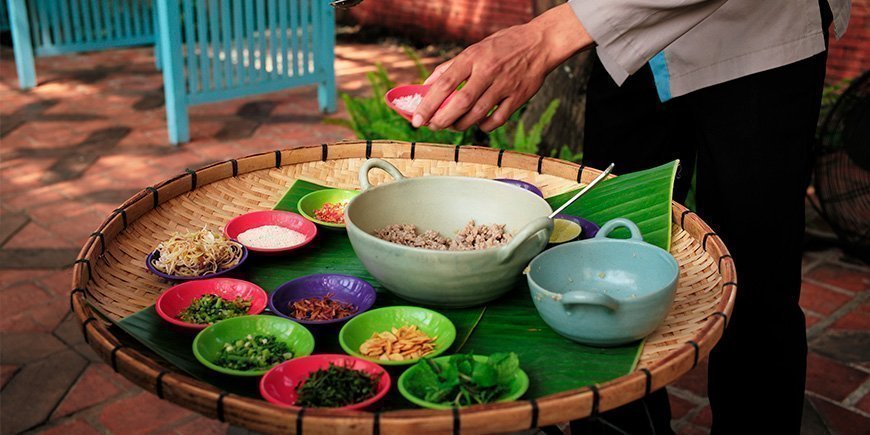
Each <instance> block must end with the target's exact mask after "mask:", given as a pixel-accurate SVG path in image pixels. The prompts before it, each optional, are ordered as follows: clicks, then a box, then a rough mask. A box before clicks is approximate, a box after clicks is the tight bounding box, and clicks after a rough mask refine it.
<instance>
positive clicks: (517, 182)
mask: <svg viewBox="0 0 870 435" xmlns="http://www.w3.org/2000/svg"><path fill="white" fill-rule="evenodd" d="M495 181H501V182H502V183H507V184H510V185H513V186H516V187H519V188H520V189H525V190H528V191H529V192H532V193H534V194H535V195H538V196H540V197H541V198H543V197H544V194H543V193H541V189H538V188H537V187H535V185H534V184H531V183H526V182H525V181H520V180H514V179H513V178H496V179H495Z"/></svg>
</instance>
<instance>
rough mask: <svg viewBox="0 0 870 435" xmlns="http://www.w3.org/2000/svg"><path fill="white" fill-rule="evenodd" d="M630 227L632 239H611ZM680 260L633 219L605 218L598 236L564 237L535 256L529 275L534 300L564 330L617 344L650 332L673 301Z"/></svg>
mask: <svg viewBox="0 0 870 435" xmlns="http://www.w3.org/2000/svg"><path fill="white" fill-rule="evenodd" d="M619 227H626V228H628V230H629V231H630V232H631V238H630V239H627V240H626V239H612V238H609V237H608V235H609V234H610V233H611V232H612V231H613V230H614V229H616V228H619ZM679 270H680V269H679V266H678V265H677V261H676V260H675V259H674V257H673V256H672V255H671V254H670V253H668V252H667V251H665V250H664V249H661V248H659V247H657V246H654V245H651V244H649V243H646V242H644V241H643V237H642V236H641V234H640V230H639V229H638V228H637V225H635V224H634V222H632V221H630V220H628V219H622V218H619V219H613V220H611V221H610V222H607V223H606V224H604V226H602V227H601V230H599V231H598V234H597V235H596V236H595V238H592V239H589V240H582V241H578V242H571V243H565V244H563V245H560V246H556V247H554V248H551V249H549V250H547V251H545V252H544V253H542V254H540V255H538V256H537V257H535V259H534V260H532V262H531V263H530V264H529V269H528V271H527V273H526V278H527V279H528V282H529V290H530V291H531V295H532V301H534V303H535V307H537V309H538V313H539V314H540V315H541V317H542V318H543V319H544V321H545V322H546V323H547V324H548V325H550V327H551V328H553V329H554V330H555V331H556V332H558V333H559V334H561V335H563V336H565V337H567V338H569V339H571V340H574V341H576V342H579V343H583V344H587V345H592V346H618V345H622V344H626V343H630V342H633V341H636V340H639V339H641V338H644V337H646V336H647V335H649V334H650V333H652V332H653V331H654V330H655V329H656V328H657V327H658V326H659V325H660V324H661V323H662V321H664V319H665V317H667V315H668V312H669V311H670V309H671V305H672V304H673V302H674V294H675V292H676V289H677V280H678V277H679Z"/></svg>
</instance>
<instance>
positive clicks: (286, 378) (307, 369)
mask: <svg viewBox="0 0 870 435" xmlns="http://www.w3.org/2000/svg"><path fill="white" fill-rule="evenodd" d="M330 363H333V364H344V365H345V366H346V367H349V368H352V369H355V370H362V371H364V372H366V373H369V374H374V375H377V374H379V373H380V375H381V382H380V383H379V384H378V391H377V393H376V394H375V395H374V397H372V398H370V399H368V400H366V401H364V402H360V403H355V404H353V405H348V406H345V407H342V408H336V409H347V410H360V409H370V408H372V407H373V405H374V404H375V403H376V402H377V401H378V400H381V399H382V398H383V397H384V396H385V395H386V394H387V392H388V391H390V385H392V381H391V380H390V374H389V373H387V371H386V370H384V368H383V367H381V366H379V365H377V364H375V363H373V362H369V361H366V360H362V359H359V358H354V357H352V356H348V355H328V354H324V355H311V356H305V357H302V358H296V359H291V360H290V361H285V362H283V363H281V364H278V365H277V366H275V367H273V368H272V369H271V370H269V371H268V372H266V374H265V375H263V378H262V379H260V395H261V396H263V398H264V399H266V401H267V402H269V403H274V404H276V405H280V406H285V407H292V406H294V404H295V403H296V386H297V385H299V382H300V381H304V380H305V379H308V376H309V375H311V373H313V372H315V371H317V370H319V369H325V368H328V367H329V364H330Z"/></svg>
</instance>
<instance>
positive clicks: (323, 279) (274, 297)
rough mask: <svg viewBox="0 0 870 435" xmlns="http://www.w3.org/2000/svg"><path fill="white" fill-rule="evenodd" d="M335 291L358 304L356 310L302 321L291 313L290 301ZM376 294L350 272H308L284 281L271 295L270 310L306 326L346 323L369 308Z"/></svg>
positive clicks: (336, 296) (341, 299) (340, 297)
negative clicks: (313, 273)
mask: <svg viewBox="0 0 870 435" xmlns="http://www.w3.org/2000/svg"><path fill="white" fill-rule="evenodd" d="M327 293H332V295H333V299H335V300H336V301H339V302H344V303H350V304H353V305H354V306H356V308H357V310H356V312H355V313H353V314H351V315H350V316H347V317H342V318H340V319H332V320H302V319H297V318H295V317H293V316H291V315H290V314H289V313H288V306H289V305H290V303H291V302H294V301H298V300H299V299H306V298H310V297H323V296H326V294H327ZM376 296H377V293H376V292H375V289H374V287H372V286H371V284H369V283H368V282H366V281H365V280H364V279H361V278H357V277H355V276H349V275H337V274H332V273H330V274H318V275H308V276H303V277H301V278H296V279H294V280H292V281H288V282H285V283H284V284H281V285H280V286H278V288H276V289H275V291H273V292H272V294H271V295H270V296H269V310H271V311H272V312H273V313H275V314H276V315H278V316H281V317H286V318H288V319H290V320H293V321H295V322H299V323H302V324H305V325H327V324H330V323H339V322H346V321H348V320H350V319H352V318H354V317H355V316H357V315H358V314H360V313H362V312H364V311H366V310H368V309H369V308H371V307H372V305H374V303H375V298H376Z"/></svg>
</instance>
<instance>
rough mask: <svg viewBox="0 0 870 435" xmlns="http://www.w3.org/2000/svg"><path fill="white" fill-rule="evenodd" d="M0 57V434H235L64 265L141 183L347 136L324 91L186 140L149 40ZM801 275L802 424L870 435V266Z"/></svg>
mask: <svg viewBox="0 0 870 435" xmlns="http://www.w3.org/2000/svg"><path fill="white" fill-rule="evenodd" d="M0 57H2V58H3V61H2V62H0V101H2V102H3V103H2V107H0V118H2V121H0V141H2V142H0V340H2V352H0V388H2V393H0V400H2V407H0V416H2V420H0V425H2V429H3V433H16V432H20V431H34V432H45V433H57V434H80V433H81V434H85V433H130V432H143V433H144V432H159V433H179V434H184V433H226V432H227V431H228V430H230V428H228V427H227V426H226V425H224V424H220V423H218V422H216V421H213V420H209V419H206V418H204V417H200V416H198V415H197V414H194V413H192V412H189V411H187V410H185V409H182V408H180V407H177V406H174V405H172V404H170V403H168V402H165V401H160V400H158V399H157V398H156V397H155V396H153V395H151V394H150V393H146V392H143V391H142V390H141V389H139V388H138V387H136V386H134V385H133V384H131V383H130V382H128V381H127V380H125V379H124V378H122V377H120V376H117V375H116V374H114V373H113V372H112V371H111V369H109V368H108V367H107V366H106V365H105V364H104V363H103V362H102V361H101V360H99V359H98V358H97V357H96V356H95V354H94V353H93V352H92V351H91V350H90V348H89V347H88V345H87V344H85V343H84V342H83V340H82V336H81V330H80V326H79V325H78V324H77V322H76V321H75V320H74V319H73V318H72V317H71V316H70V314H68V295H67V294H68V291H69V282H70V277H69V265H70V264H71V262H72V260H73V259H74V258H75V255H76V253H77V252H78V248H79V247H81V245H82V244H83V243H84V241H85V240H86V239H87V237H88V235H89V234H90V233H91V231H92V230H93V229H94V228H96V227H97V226H98V225H99V223H100V222H101V221H102V219H103V218H104V217H105V216H106V215H107V214H108V213H109V212H111V210H112V209H114V208H115V207H116V206H117V205H118V204H119V203H121V202H122V201H124V200H125V199H127V198H128V197H129V196H131V195H132V194H133V193H135V192H137V191H138V190H140V189H141V188H142V187H144V186H147V185H151V184H153V183H155V182H157V181H160V180H163V179H166V178H168V177H170V176H174V175H176V174H178V173H180V172H182V171H183V170H184V168H187V167H198V166H202V165H205V164H208V163H211V162H214V161H218V160H224V159H227V158H231V157H237V156H239V155H245V154H250V153H255V152H260V151H266V150H273V149H276V148H287V147H294V146H299V145H304V144H310V143H321V142H327V141H336V140H340V139H344V138H349V137H352V133H351V132H350V131H348V130H346V129H344V128H342V127H338V126H333V125H327V124H323V123H322V117H321V116H320V115H318V114H317V105H316V91H315V89H314V88H302V89H296V90H290V91H284V92H278V93H273V94H266V95H261V96H257V97H252V98H247V99H241V100H234V101H230V102H224V103H216V104H211V105H206V106H197V107H194V108H192V109H191V135H192V141H191V142H190V143H189V144H186V145H183V146H181V147H179V148H170V147H168V146H167V139H166V128H165V124H164V122H165V121H164V111H163V105H162V104H163V98H162V92H161V77H160V74H159V72H158V71H157V70H156V69H155V68H154V63H153V57H152V52H151V50H150V49H147V48H137V49H128V50H117V51H106V52H99V53H91V54H82V55H71V56H62V57H54V58H40V59H38V60H37V72H38V77H39V86H38V87H37V88H36V89H35V90H33V91H30V92H20V91H18V90H17V85H16V84H17V81H16V80H17V79H16V76H15V70H14V64H13V63H12V62H11V58H12V53H11V50H9V49H8V48H2V49H0ZM337 58H338V59H337V71H338V75H339V84H340V87H341V89H342V90H344V91H348V92H357V91H360V90H364V89H365V80H364V73H365V72H367V71H370V70H372V69H373V65H372V60H375V59H376V60H379V61H380V62H382V63H384V65H385V66H387V68H388V69H390V70H391V71H396V72H398V74H399V76H401V77H404V80H407V79H410V78H412V77H413V75H414V71H413V63H412V62H410V61H409V60H408V59H407V57H406V56H405V55H404V54H402V53H401V51H400V50H398V49H396V48H389V47H379V46H375V45H362V44H355V45H348V44H340V45H339V46H338V48H337ZM426 62H427V63H429V64H433V63H435V62H436V60H435V59H427V60H426ZM402 80H403V79H402V78H400V79H399V81H402ZM340 115H341V114H340V113H339V115H338V116H340ZM804 277H805V279H804V293H803V296H802V299H801V304H802V305H803V306H804V308H805V310H806V312H807V319H808V325H809V329H808V333H809V336H810V349H811V355H810V359H809V365H810V369H809V375H808V381H807V386H808V390H809V392H808V401H807V405H806V410H807V412H806V415H807V418H806V419H805V420H806V422H805V428H806V430H807V433H829V432H830V433H854V432H856V431H861V430H863V431H864V432H865V433H866V429H867V428H868V427H870V425H868V416H870V396H868V395H867V392H868V390H870V376H868V374H870V346H868V330H870V305H868V301H867V298H868V294H870V292H868V288H870V269H868V268H867V267H865V266H858V265H854V264H851V263H848V262H844V261H843V259H842V255H841V254H840V253H839V252H838V251H835V250H831V251H822V252H811V253H807V254H806V256H805V261H804ZM705 373H706V365H704V364H701V365H700V366H699V367H698V368H697V369H696V370H695V371H693V372H691V373H690V374H689V375H687V376H686V377H684V378H683V379H682V380H680V382H678V383H677V384H676V386H675V387H674V388H672V389H671V392H672V395H671V401H672V405H673V412H674V427H675V429H676V430H677V431H678V432H679V433H681V434H694V433H706V432H708V430H709V429H708V428H709V425H710V411H709V407H708V402H707V399H706V397H705V396H706V374H705Z"/></svg>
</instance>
